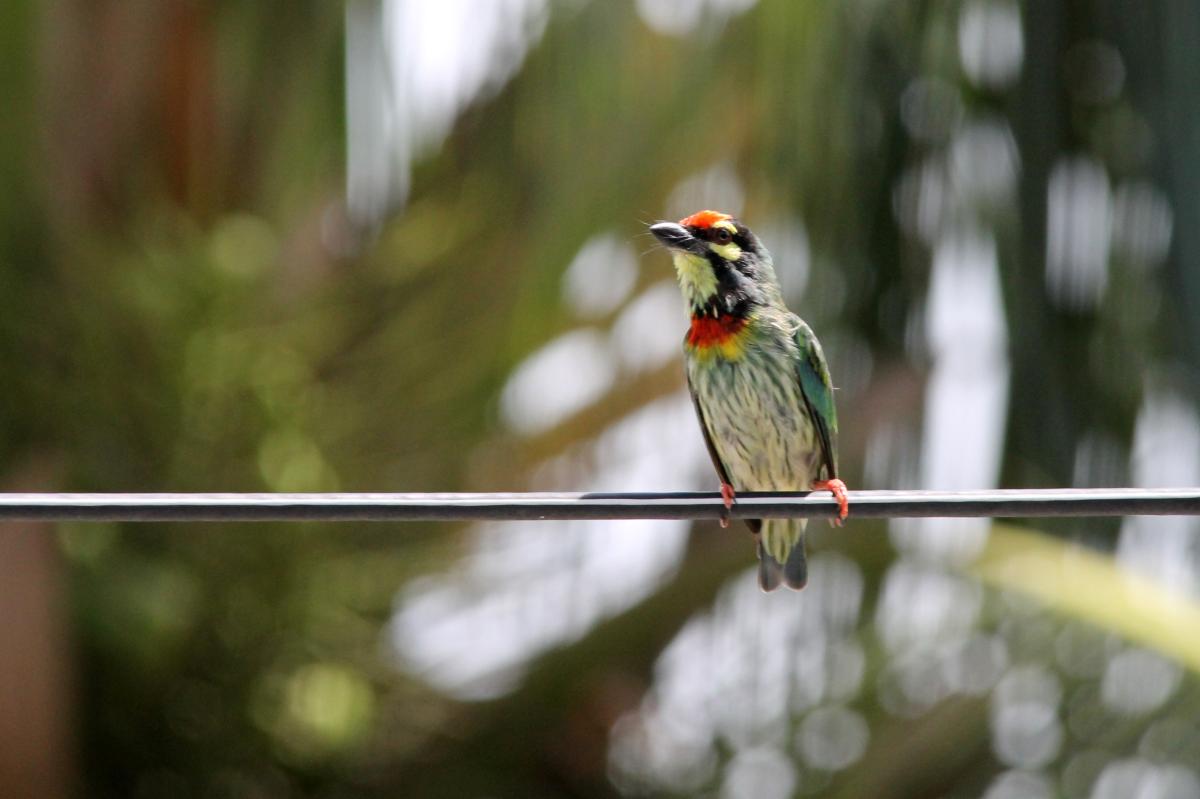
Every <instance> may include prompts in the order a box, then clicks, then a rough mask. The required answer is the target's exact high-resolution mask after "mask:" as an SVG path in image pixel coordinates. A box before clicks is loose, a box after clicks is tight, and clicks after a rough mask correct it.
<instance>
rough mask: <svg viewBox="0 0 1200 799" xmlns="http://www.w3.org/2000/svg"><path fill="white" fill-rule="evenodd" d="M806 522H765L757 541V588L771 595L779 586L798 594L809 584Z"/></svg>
mask: <svg viewBox="0 0 1200 799" xmlns="http://www.w3.org/2000/svg"><path fill="white" fill-rule="evenodd" d="M806 523H807V519H766V520H764V521H763V523H762V531H761V533H760V534H759V538H758V584H759V585H760V586H762V590H764V591H774V590H775V589H776V588H778V587H779V584H780V583H781V582H782V583H783V584H784V585H786V586H787V587H788V588H793V589H795V590H797V591H799V590H800V589H801V588H803V587H804V584H805V583H807V582H808V559H807V558H806V557H805V554H804V526H805V524H806Z"/></svg>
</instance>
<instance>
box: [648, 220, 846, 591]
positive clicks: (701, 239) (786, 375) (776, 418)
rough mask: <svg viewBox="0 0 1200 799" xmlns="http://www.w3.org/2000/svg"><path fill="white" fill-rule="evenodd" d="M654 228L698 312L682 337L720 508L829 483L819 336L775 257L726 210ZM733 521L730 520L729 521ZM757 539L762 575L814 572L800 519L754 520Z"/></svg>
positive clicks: (832, 477)
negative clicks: (740, 496)
mask: <svg viewBox="0 0 1200 799" xmlns="http://www.w3.org/2000/svg"><path fill="white" fill-rule="evenodd" d="M650 232H651V233H653V234H654V236H655V238H657V239H658V240H659V242H661V243H662V244H663V245H664V246H665V247H666V248H667V249H668V250H669V251H670V253H671V258H672V260H673V261H674V263H675V273H676V275H677V277H678V278H679V287H680V289H682V291H683V297H684V300H685V301H686V302H687V304H688V310H689V312H690V314H691V327H690V328H689V329H688V332H687V336H686V337H685V338H684V342H683V351H684V358H685V361H686V366H687V381H688V388H689V390H690V391H691V394H692V400H693V402H694V403H695V406H696V415H697V417H699V420H700V428H701V430H702V431H703V432H704V441H705V443H706V444H707V445H708V453H709V455H711V456H712V461H713V465H714V466H716V468H717V474H718V475H719V476H720V478H721V496H722V497H723V498H724V500H725V507H726V508H727V509H728V508H731V507H733V502H734V499H735V493H736V492H737V491H808V490H828V491H832V492H833V495H834V497H835V498H836V499H837V501H838V506H839V508H838V510H839V514H838V518H837V521H836V523H838V524H840V522H841V520H842V519H844V518H846V514H847V512H848V502H847V499H846V485H845V484H844V483H843V482H842V481H841V480H839V479H838V476H837V412H836V411H835V409H834V405H833V386H832V384H831V383H830V379H829V367H828V365H826V363H825V355H824V353H823V352H822V351H821V345H820V343H819V342H818V341H817V337H816V336H815V335H813V332H812V330H811V329H810V328H809V326H808V325H807V324H805V322H804V320H803V319H801V318H800V317H798V316H796V315H795V314H794V313H792V312H791V311H789V310H788V309H787V308H786V307H785V306H784V304H783V295H782V293H781V292H780V289H779V281H778V280H777V279H776V277H775V269H774V267H773V266H772V262H771V255H770V253H768V252H767V249H766V248H765V247H764V246H763V245H762V244H761V243H760V242H759V240H758V238H757V237H755V235H754V234H753V233H751V232H750V230H749V228H747V227H746V226H745V225H743V224H741V223H740V222H738V220H736V219H734V218H733V217H731V216H729V215H728V214H722V213H718V212H716V211H699V212H697V213H694V214H692V215H691V216H689V217H687V218H686V219H681V220H680V221H679V223H678V224H676V223H674V222H658V223H656V224H654V225H651V226H650ZM723 524H727V522H723ZM747 525H748V526H749V527H750V531H751V532H752V533H753V534H754V537H755V540H756V542H757V544H758V559H759V569H758V581H759V584H760V585H761V586H762V589H763V590H764V591H772V590H774V589H775V588H777V587H779V584H780V582H783V583H785V584H786V585H787V586H788V587H789V588H795V589H797V590H799V589H801V588H803V587H804V584H805V583H806V582H807V581H808V564H807V562H806V560H805V554H804V526H805V520H804V519H768V520H766V521H765V522H764V521H763V520H761V519H751V520H748V521H747Z"/></svg>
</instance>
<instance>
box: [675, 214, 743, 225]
mask: <svg viewBox="0 0 1200 799" xmlns="http://www.w3.org/2000/svg"><path fill="white" fill-rule="evenodd" d="M723 219H733V217H731V216H730V215H729V214H723V213H721V212H720V211H697V212H696V213H694V214H692V215H691V216H687V217H684V218H683V219H680V220H679V224H681V225H683V226H684V227H698V228H707V227H712V226H713V225H715V224H717V223H718V222H720V221H721V220H723Z"/></svg>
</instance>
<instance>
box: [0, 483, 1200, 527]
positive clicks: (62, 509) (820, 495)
mask: <svg viewBox="0 0 1200 799" xmlns="http://www.w3.org/2000/svg"><path fill="white" fill-rule="evenodd" d="M848 495H849V499H850V519H851V520H853V519H855V518H904V517H909V518H912V517H926V516H943V517H997V518H1000V517H1007V518H1013V517H1020V518H1037V517H1047V516H1134V515H1144V516H1183V515H1187V516H1192V515H1200V488H1169V489H1140V488H1113V489H1109V488H1104V489H1057V488H1056V489H1041V490H1022V489H1012V490H1001V491H850V492H848ZM836 507H837V506H836V504H835V503H834V501H833V499H832V497H831V495H830V494H829V493H828V492H825V491H818V492H815V493H811V494H809V493H783V492H781V493H750V492H743V493H739V494H738V497H737V503H736V504H735V505H734V507H733V509H732V511H731V512H730V513H729V515H730V516H731V517H733V518H759V517H767V518H772V517H831V516H832V515H833V514H834V512H835V509H836ZM723 514H724V508H723V506H722V504H721V499H720V496H719V495H718V494H716V493H707V492H676V493H631V494H595V493H594V494H0V521H3V520H7V521H17V520H27V521H28V520H37V521H177V522H186V521H196V522H198V521H210V522H252V521H260V522H265V521H326V522H334V521H470V520H495V521H516V520H535V519H716V518H719V517H720V516H721V515H723Z"/></svg>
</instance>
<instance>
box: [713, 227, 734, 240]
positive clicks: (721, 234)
mask: <svg viewBox="0 0 1200 799" xmlns="http://www.w3.org/2000/svg"><path fill="white" fill-rule="evenodd" d="M716 236H717V241H719V242H720V243H721V244H728V243H729V240H730V239H732V238H733V234H732V233H730V232H729V231H728V230H726V229H725V228H723V227H719V228H717V233H716Z"/></svg>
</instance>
